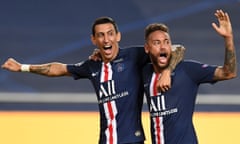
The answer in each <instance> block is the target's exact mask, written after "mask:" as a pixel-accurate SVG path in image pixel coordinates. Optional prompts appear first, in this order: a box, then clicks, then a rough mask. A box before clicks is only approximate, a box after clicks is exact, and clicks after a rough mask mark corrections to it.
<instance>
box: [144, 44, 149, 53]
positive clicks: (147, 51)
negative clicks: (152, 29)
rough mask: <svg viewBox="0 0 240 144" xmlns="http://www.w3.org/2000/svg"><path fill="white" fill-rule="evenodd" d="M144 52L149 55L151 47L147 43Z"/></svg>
mask: <svg viewBox="0 0 240 144" xmlns="http://www.w3.org/2000/svg"><path fill="white" fill-rule="evenodd" d="M144 50H145V52H146V53H147V54H148V53H149V47H148V44H147V43H145V44H144Z"/></svg>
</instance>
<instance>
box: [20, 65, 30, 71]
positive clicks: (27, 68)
mask: <svg viewBox="0 0 240 144" xmlns="http://www.w3.org/2000/svg"><path fill="white" fill-rule="evenodd" d="M21 72H30V65H28V64H22V65H21Z"/></svg>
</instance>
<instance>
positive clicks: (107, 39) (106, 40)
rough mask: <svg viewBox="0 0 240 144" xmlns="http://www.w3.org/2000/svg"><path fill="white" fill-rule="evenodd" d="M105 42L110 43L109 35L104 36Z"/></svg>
mask: <svg viewBox="0 0 240 144" xmlns="http://www.w3.org/2000/svg"><path fill="white" fill-rule="evenodd" d="M104 42H105V43H107V42H109V37H108V35H105V36H104Z"/></svg>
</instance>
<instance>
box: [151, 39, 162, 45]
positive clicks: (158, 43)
mask: <svg viewBox="0 0 240 144" xmlns="http://www.w3.org/2000/svg"><path fill="white" fill-rule="evenodd" d="M160 43H161V42H160V41H158V40H156V41H153V43H152V44H153V45H155V46H157V45H160Z"/></svg>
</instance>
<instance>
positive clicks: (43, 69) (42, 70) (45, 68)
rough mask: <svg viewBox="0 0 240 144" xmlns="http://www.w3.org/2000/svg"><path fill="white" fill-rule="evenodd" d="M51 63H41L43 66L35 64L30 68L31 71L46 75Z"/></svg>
mask: <svg viewBox="0 0 240 144" xmlns="http://www.w3.org/2000/svg"><path fill="white" fill-rule="evenodd" d="M50 67H51V64H47V65H43V66H37V67H36V68H34V69H33V70H32V72H33V73H37V74H41V75H46V74H48V73H49V71H50Z"/></svg>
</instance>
